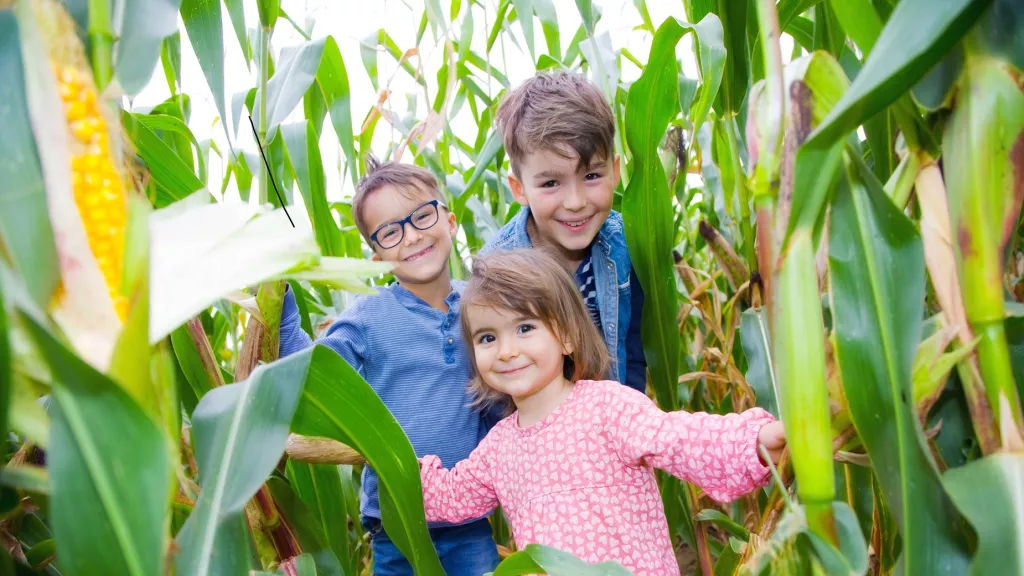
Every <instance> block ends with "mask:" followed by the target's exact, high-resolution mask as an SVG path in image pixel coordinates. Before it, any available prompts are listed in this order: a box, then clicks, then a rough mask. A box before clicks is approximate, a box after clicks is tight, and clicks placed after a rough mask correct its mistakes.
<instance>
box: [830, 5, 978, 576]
mask: <svg viewBox="0 0 1024 576" xmlns="http://www.w3.org/2000/svg"><path fill="white" fill-rule="evenodd" d="M894 18H895V15H894ZM856 160H858V159H854V161H856ZM873 178H874V177H873V175H872V174H871V173H870V172H869V171H867V169H866V167H864V166H863V165H861V164H856V163H855V164H854V165H853V166H848V167H847V169H846V170H845V173H844V174H843V175H842V177H841V178H840V188H839V191H838V193H837V197H836V199H835V202H834V205H833V208H832V217H831V220H830V222H831V223H830V235H829V243H828V245H829V275H830V276H829V285H830V286H831V287H832V292H831V296H832V314H833V316H832V317H833V327H834V331H835V332H834V334H835V338H836V357H837V359H838V363H839V369H840V371H841V374H842V382H843V388H844V391H845V393H846V398H847V401H848V403H849V410H850V416H851V419H852V420H853V423H854V426H855V427H856V429H857V433H858V435H859V437H860V439H861V441H862V442H863V443H864V446H865V448H866V449H867V452H868V455H869V456H870V458H871V463H872V466H873V468H874V470H875V474H876V476H877V478H878V481H879V484H880V485H881V487H882V490H883V492H884V494H885V500H886V502H887V503H888V505H889V507H890V509H891V510H892V513H893V515H894V516H895V518H896V522H897V524H898V525H899V526H900V533H901V534H902V536H903V555H902V557H901V558H900V563H901V565H902V567H903V569H904V573H906V574H963V573H965V571H966V568H967V562H968V560H969V556H968V553H967V548H966V545H965V542H964V534H963V532H962V531H961V521H960V518H959V515H958V513H957V510H956V508H955V507H954V506H953V503H952V502H951V501H950V499H949V497H948V496H947V495H946V492H945V491H944V490H943V488H942V485H941V483H940V481H939V476H938V471H937V469H936V467H935V463H934V462H933V461H932V459H931V456H930V452H929V451H928V448H927V445H926V443H925V438H924V433H923V431H922V430H921V426H920V423H919V421H918V419H917V414H916V411H915V409H914V406H913V405H912V404H911V403H910V402H909V400H910V398H911V395H912V394H913V390H912V389H911V366H912V364H913V361H914V355H915V351H916V349H917V345H918V343H919V342H920V339H921V338H920V336H921V318H922V315H923V309H922V308H923V305H924V286H925V285H924V282H925V278H924V254H923V249H922V245H921V240H920V237H919V236H918V235H917V232H916V231H915V230H914V227H913V225H912V224H911V222H910V221H909V220H907V218H906V217H905V216H903V215H902V214H901V213H900V212H899V210H898V209H897V208H895V207H894V206H893V205H892V203H891V202H890V201H889V199H888V198H887V197H886V196H885V193H884V191H882V189H881V186H880V185H879V184H878V182H877V181H875V180H874V179H873Z"/></svg>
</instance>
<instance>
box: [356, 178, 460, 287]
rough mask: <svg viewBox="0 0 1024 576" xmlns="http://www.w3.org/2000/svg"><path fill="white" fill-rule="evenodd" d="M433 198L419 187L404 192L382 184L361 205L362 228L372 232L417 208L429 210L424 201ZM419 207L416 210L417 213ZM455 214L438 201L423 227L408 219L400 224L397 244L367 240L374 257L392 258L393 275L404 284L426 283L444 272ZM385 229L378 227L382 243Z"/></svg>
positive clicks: (387, 260) (445, 270) (446, 266)
mask: <svg viewBox="0 0 1024 576" xmlns="http://www.w3.org/2000/svg"><path fill="white" fill-rule="evenodd" d="M431 200H434V197H433V195H431V194H429V193H427V192H424V191H419V193H412V194H410V193H406V192H404V191H402V190H399V189H398V188H397V187H395V186H393V185H390V184H389V185H385V186H381V187H380V188H378V189H376V190H374V191H373V192H372V194H371V195H370V196H369V197H368V198H367V199H366V201H365V204H364V205H363V206H362V217H363V219H364V221H365V222H366V228H367V230H368V231H369V232H370V234H372V233H373V232H375V231H377V230H379V229H380V228H381V227H383V226H384V225H386V224H389V223H392V222H396V221H399V220H402V219H403V218H406V217H407V216H409V215H411V214H413V212H416V211H417V209H420V208H423V210H426V211H429V208H430V207H429V206H427V207H425V208H424V207H423V205H424V204H426V203H428V202H430V201H431ZM422 212H423V211H422V210H421V211H420V212H418V213H417V214H421V213H422ZM456 229H457V228H456V222H455V215H454V214H452V213H451V212H449V211H448V209H447V208H445V207H443V206H442V205H440V204H439V205H438V206H437V223H436V224H434V225H433V226H431V227H429V228H427V229H426V230H418V229H416V228H415V227H414V226H412V224H411V223H409V222H406V223H405V225H404V236H403V237H402V239H401V241H400V242H398V244H397V245H395V246H392V247H390V248H382V247H381V246H380V244H378V243H377V242H372V241H371V242H370V246H371V247H372V248H373V252H374V257H373V259H374V260H383V261H385V262H395V263H396V264H397V265H398V266H397V267H396V268H395V269H394V271H393V272H394V275H395V277H396V278H398V280H399V282H401V283H404V284H427V283H430V282H432V281H435V280H437V279H438V278H440V277H441V276H442V275H443V276H445V277H446V276H447V275H448V257H449V256H450V255H451V250H452V238H454V237H455V231H456ZM384 234H385V232H384V231H381V233H380V234H379V235H378V238H379V239H381V240H383V241H384V244H385V245H389V244H390V242H388V241H386V240H384V238H383V236H384Z"/></svg>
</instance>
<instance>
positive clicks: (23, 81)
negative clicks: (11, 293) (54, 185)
mask: <svg viewBox="0 0 1024 576" xmlns="http://www.w3.org/2000/svg"><path fill="white" fill-rule="evenodd" d="M20 45H21V36H20V32H19V30H18V23H17V20H16V19H15V16H14V13H13V12H12V11H9V10H3V11H0V102H3V103H4V104H3V105H2V106H0V126H3V127H4V137H3V138H0V182H3V183H4V185H3V186H2V187H0V251H2V252H3V253H4V254H5V255H6V256H7V259H8V260H7V262H6V263H9V264H10V265H11V266H12V267H13V268H14V272H16V273H17V274H18V276H19V277H21V278H22V279H23V280H24V283H25V288H26V289H27V290H28V293H29V294H31V295H32V299H33V300H34V301H35V302H36V304H37V305H39V306H40V307H44V306H46V305H47V304H48V303H49V302H50V297H51V296H52V295H53V291H54V290H55V289H56V287H57V282H58V279H59V275H60V272H59V271H58V268H57V248H56V246H55V244H54V241H53V229H52V228H51V226H50V216H49V211H48V208H47V204H46V185H45V183H44V181H43V167H42V165H41V163H40V158H39V156H38V150H37V148H36V143H35V137H34V136H33V133H32V125H31V123H30V121H29V107H28V105H29V102H28V99H27V98H28V97H27V94H26V88H27V84H28V82H30V81H31V80H30V78H29V77H28V76H26V74H33V75H35V74H38V72H37V70H35V69H33V68H32V67H25V66H23V64H22V51H21V48H20Z"/></svg>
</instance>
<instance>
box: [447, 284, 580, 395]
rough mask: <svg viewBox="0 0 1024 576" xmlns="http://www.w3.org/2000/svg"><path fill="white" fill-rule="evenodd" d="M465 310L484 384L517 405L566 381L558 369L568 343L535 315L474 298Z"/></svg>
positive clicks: (561, 365)
mask: <svg viewBox="0 0 1024 576" xmlns="http://www.w3.org/2000/svg"><path fill="white" fill-rule="evenodd" d="M464 314H465V317H466V321H467V322H469V325H470V326H471V327H472V330H473V333H472V338H473V354H474V357H475V359H476V369H477V372H478V374H479V376H480V378H482V379H483V381H484V383H485V384H487V386H489V387H491V388H493V389H494V390H497V391H499V392H503V393H505V394H508V395H509V396H511V397H512V399H513V400H514V401H515V402H516V404H517V405H521V403H522V402H523V401H524V400H526V399H529V398H531V397H534V396H538V397H543V396H545V395H546V392H545V391H547V393H548V394H550V393H551V392H552V390H549V388H552V389H561V388H563V387H564V386H565V385H567V383H566V380H565V376H564V374H563V369H564V366H565V356H567V355H569V354H571V353H572V344H571V343H569V342H567V341H566V342H563V341H562V340H561V339H560V338H559V337H558V335H557V334H556V333H555V332H554V331H553V330H552V329H551V328H549V327H548V326H547V325H545V324H544V323H543V322H541V321H540V320H539V319H537V318H531V317H528V316H524V315H522V314H520V313H518V312H514V311H511V310H506V309H503V308H495V307H492V306H482V305H479V304H473V305H470V306H468V307H467V309H466V310H465V311H464Z"/></svg>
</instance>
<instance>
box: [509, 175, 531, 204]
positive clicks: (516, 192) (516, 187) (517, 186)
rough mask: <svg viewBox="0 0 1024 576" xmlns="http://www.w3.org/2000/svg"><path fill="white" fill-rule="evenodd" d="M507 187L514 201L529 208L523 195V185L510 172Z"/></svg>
mask: <svg viewBox="0 0 1024 576" xmlns="http://www.w3.org/2000/svg"><path fill="white" fill-rule="evenodd" d="M508 187H509V188H511V189H512V197H513V198H515V199H516V202H519V203H520V204H522V205H523V206H529V205H530V203H529V201H528V200H527V199H526V194H523V183H522V182H520V181H519V178H517V177H516V175H515V174H513V173H512V172H509V173H508Z"/></svg>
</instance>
